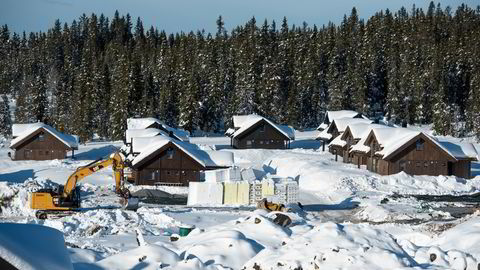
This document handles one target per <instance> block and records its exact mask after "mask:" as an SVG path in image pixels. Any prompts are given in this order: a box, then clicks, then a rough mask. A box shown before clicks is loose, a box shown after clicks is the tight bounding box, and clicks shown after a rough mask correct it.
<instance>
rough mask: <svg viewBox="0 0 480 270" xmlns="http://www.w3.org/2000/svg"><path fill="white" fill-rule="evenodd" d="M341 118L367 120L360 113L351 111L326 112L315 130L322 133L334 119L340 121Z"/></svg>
mask: <svg viewBox="0 0 480 270" xmlns="http://www.w3.org/2000/svg"><path fill="white" fill-rule="evenodd" d="M342 118H363V119H368V118H366V117H365V116H363V115H362V114H361V113H359V112H356V111H351V110H339V111H326V112H325V114H324V117H323V121H322V123H321V124H320V126H318V128H317V130H318V131H322V130H324V129H326V128H327V127H328V126H329V125H330V124H331V123H332V122H333V120H335V119H342Z"/></svg>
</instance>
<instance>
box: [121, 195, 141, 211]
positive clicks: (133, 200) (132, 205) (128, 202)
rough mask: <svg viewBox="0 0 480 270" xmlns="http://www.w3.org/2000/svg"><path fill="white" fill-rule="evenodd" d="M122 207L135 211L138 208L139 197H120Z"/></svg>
mask: <svg viewBox="0 0 480 270" xmlns="http://www.w3.org/2000/svg"><path fill="white" fill-rule="evenodd" d="M121 201H122V208H123V209H125V210H131V211H136V210H137V209H138V203H139V199H138V198H137V197H130V198H128V199H125V198H122V199H121Z"/></svg>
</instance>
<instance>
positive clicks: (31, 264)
mask: <svg viewBox="0 0 480 270" xmlns="http://www.w3.org/2000/svg"><path fill="white" fill-rule="evenodd" d="M0 258H1V259H3V260H5V261H7V262H8V263H9V264H11V265H12V266H14V267H15V268H16V269H38V270H60V269H62V270H63V269H72V270H73V265H72V262H71V260H70V254H69V252H68V250H67V248H66V247H65V240H64V238H63V233H62V232H60V231H58V230H56V229H53V228H50V227H48V226H43V225H37V224H20V223H0ZM0 265H1V263H0ZM7 269H8V267H7Z"/></svg>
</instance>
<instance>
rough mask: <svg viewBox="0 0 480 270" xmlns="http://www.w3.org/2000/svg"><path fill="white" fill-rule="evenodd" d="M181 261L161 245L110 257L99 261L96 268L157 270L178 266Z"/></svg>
mask: <svg viewBox="0 0 480 270" xmlns="http://www.w3.org/2000/svg"><path fill="white" fill-rule="evenodd" d="M179 260H180V259H179V256H178V255H177V254H176V253H175V252H174V251H172V250H170V249H168V248H165V247H163V246H160V245H151V244H149V245H145V246H141V247H138V248H134V249H131V250H128V251H125V252H122V253H119V254H116V255H113V256H110V257H108V258H106V259H103V260H101V261H99V262H98V263H96V264H95V266H96V267H100V268H101V269H137V268H138V269H155V270H156V269H159V268H163V267H162V266H164V267H165V266H172V265H176V264H177V262H178V261H179ZM94 269H95V268H94ZM167 269H168V268H167ZM170 269H174V268H170Z"/></svg>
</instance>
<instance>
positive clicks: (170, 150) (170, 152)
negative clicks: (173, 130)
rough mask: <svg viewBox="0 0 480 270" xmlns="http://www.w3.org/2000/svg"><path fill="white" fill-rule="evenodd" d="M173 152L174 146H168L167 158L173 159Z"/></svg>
mask: <svg viewBox="0 0 480 270" xmlns="http://www.w3.org/2000/svg"><path fill="white" fill-rule="evenodd" d="M173 153H174V150H173V148H168V150H167V159H173Z"/></svg>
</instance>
